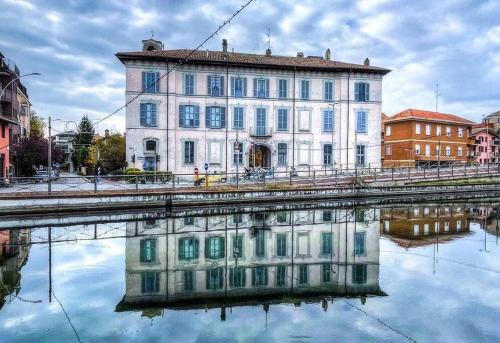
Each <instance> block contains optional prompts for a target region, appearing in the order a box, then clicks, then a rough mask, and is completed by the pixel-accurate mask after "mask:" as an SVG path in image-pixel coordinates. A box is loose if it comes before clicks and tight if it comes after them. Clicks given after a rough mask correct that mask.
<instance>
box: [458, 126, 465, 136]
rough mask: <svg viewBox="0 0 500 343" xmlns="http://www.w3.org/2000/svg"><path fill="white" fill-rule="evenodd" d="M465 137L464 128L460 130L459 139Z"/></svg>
mask: <svg viewBox="0 0 500 343" xmlns="http://www.w3.org/2000/svg"><path fill="white" fill-rule="evenodd" d="M463 136H464V128H463V127H459V128H458V137H463Z"/></svg>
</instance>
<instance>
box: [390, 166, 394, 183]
mask: <svg viewBox="0 0 500 343" xmlns="http://www.w3.org/2000/svg"><path fill="white" fill-rule="evenodd" d="M391 173H392V181H394V166H392V172H391Z"/></svg>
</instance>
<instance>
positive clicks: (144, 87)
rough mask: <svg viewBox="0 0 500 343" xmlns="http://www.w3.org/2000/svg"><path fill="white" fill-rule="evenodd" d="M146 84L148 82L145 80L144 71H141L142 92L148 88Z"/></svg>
mask: <svg viewBox="0 0 500 343" xmlns="http://www.w3.org/2000/svg"><path fill="white" fill-rule="evenodd" d="M147 85H148V82H147V80H146V72H145V71H143V72H142V91H143V92H145V91H146V90H147V89H148V87H147Z"/></svg>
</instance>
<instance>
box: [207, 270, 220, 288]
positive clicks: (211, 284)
mask: <svg viewBox="0 0 500 343" xmlns="http://www.w3.org/2000/svg"><path fill="white" fill-rule="evenodd" d="M223 282H224V270H223V269H222V268H212V269H208V270H207V282H206V286H207V289H208V290H210V289H211V290H216V289H221V288H222V286H223Z"/></svg>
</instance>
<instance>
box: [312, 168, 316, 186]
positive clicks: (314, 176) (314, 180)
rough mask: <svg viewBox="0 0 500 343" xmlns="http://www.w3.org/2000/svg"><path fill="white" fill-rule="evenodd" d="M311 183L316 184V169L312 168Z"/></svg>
mask: <svg viewBox="0 0 500 343" xmlns="http://www.w3.org/2000/svg"><path fill="white" fill-rule="evenodd" d="M313 185H315V186H316V170H313Z"/></svg>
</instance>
